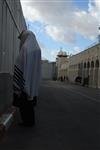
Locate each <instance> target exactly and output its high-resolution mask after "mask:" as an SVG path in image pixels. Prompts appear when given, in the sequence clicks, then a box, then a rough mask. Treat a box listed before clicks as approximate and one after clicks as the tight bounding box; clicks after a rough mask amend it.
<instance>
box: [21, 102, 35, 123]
mask: <svg viewBox="0 0 100 150" xmlns="http://www.w3.org/2000/svg"><path fill="white" fill-rule="evenodd" d="M19 111H20V115H21V119H22V121H23V122H24V123H25V124H29V125H33V124H34V123H35V112H34V101H33V100H32V101H28V100H27V99H23V104H22V105H21V106H20V107H19Z"/></svg>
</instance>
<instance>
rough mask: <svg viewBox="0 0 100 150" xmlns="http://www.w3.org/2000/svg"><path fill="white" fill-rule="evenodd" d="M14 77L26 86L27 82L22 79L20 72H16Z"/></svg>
mask: <svg viewBox="0 0 100 150" xmlns="http://www.w3.org/2000/svg"><path fill="white" fill-rule="evenodd" d="M14 77H16V78H17V80H19V81H20V82H22V83H23V84H24V85H25V80H24V79H23V78H22V77H20V75H19V74H18V72H16V71H14Z"/></svg>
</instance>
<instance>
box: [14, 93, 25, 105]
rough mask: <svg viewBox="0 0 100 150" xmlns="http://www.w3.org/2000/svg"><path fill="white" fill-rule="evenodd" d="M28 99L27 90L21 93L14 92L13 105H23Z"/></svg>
mask: <svg viewBox="0 0 100 150" xmlns="http://www.w3.org/2000/svg"><path fill="white" fill-rule="evenodd" d="M26 100H27V94H26V93H25V92H22V93H21V94H20V96H19V95H17V94H16V93H13V103H12V105H13V106H15V107H21V106H22V105H23V104H24V102H25V101H26Z"/></svg>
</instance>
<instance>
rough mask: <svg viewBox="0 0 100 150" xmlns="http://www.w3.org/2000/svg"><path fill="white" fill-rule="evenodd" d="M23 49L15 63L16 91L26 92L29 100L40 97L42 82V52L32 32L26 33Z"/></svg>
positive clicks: (23, 36) (23, 37)
mask: <svg viewBox="0 0 100 150" xmlns="http://www.w3.org/2000/svg"><path fill="white" fill-rule="evenodd" d="M21 42H22V43H21V49H20V52H19V55H18V57H17V60H16V63H15V70H14V89H15V91H17V92H18V91H19V92H20V91H24V92H26V93H27V95H28V97H29V100H32V99H33V97H34V96H38V90H39V86H40V80H41V50H40V47H39V45H38V43H37V40H36V38H35V35H34V34H33V33H32V32H31V31H24V33H23V35H22V38H21Z"/></svg>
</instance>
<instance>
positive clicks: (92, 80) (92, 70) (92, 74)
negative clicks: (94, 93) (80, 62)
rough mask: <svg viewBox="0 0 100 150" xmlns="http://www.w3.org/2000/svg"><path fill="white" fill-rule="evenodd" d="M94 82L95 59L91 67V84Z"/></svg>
mask: <svg viewBox="0 0 100 150" xmlns="http://www.w3.org/2000/svg"><path fill="white" fill-rule="evenodd" d="M93 84H94V61H93V60H92V61H91V69H90V86H91V87H93Z"/></svg>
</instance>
